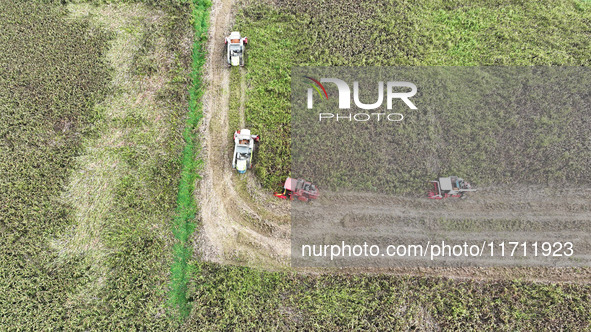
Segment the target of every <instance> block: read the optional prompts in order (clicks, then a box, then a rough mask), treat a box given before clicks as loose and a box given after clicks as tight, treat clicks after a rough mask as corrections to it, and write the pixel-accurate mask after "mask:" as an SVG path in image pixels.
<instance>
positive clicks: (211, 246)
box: [196, 0, 290, 267]
mask: <svg viewBox="0 0 591 332" xmlns="http://www.w3.org/2000/svg"><path fill="white" fill-rule="evenodd" d="M231 20H232V1H229V0H217V1H213V4H212V12H211V21H210V31H209V42H208V58H207V64H206V77H205V79H206V82H207V83H206V84H207V92H206V94H205V96H204V123H203V125H202V127H201V128H202V137H203V151H202V158H203V160H204V162H205V165H204V169H203V171H202V175H203V180H202V181H200V183H199V188H198V190H197V191H196V195H197V201H198V202H199V206H200V217H201V225H202V229H201V230H200V232H199V239H198V241H197V242H198V244H197V246H198V248H197V251H198V252H199V253H201V255H202V256H203V257H204V258H205V259H207V260H211V261H217V262H223V263H230V262H233V263H242V264H246V265H257V266H261V265H262V266H268V267H280V266H286V265H287V262H288V260H287V259H288V257H289V253H290V248H289V222H288V220H289V216H288V212H289V209H288V208H289V206H288V205H289V204H288V203H287V202H283V201H277V202H271V201H270V200H271V199H275V198H274V197H273V196H272V195H271V193H268V192H263V191H262V189H261V188H260V186H259V185H258V184H257V182H256V180H255V179H254V177H253V176H252V173H251V172H249V174H247V175H242V176H240V175H238V174H237V173H236V171H235V170H233V169H232V167H231V150H232V148H233V142H232V136H231V135H232V134H231V132H230V128H229V125H228V120H229V119H228V108H229V96H230V91H229V88H230V84H229V82H230V72H231V68H228V66H227V65H226V63H225V59H224V58H223V56H224V38H225V37H226V36H227V35H228V34H229V33H230V28H231ZM240 75H241V79H240V81H241V83H240V86H241V90H242V91H241V92H240V95H241V97H240V104H241V105H240V118H241V119H240V124H244V103H245V100H246V98H245V93H246V91H245V88H246V81H245V77H244V75H245V73H244V70H243V69H241V70H240ZM232 130H234V128H232ZM263 139H264V138H263ZM269 196H270V197H269Z"/></svg>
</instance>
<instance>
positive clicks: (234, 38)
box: [224, 31, 248, 67]
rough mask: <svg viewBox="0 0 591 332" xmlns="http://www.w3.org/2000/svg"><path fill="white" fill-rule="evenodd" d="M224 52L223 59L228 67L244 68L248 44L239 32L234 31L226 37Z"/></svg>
mask: <svg viewBox="0 0 591 332" xmlns="http://www.w3.org/2000/svg"><path fill="white" fill-rule="evenodd" d="M224 42H225V45H226V52H225V57H226V61H227V62H228V66H238V65H240V66H241V67H243V66H244V62H245V59H246V44H248V38H246V37H242V36H241V35H240V32H238V31H234V32H232V33H231V34H230V36H228V37H226V38H225V40H224Z"/></svg>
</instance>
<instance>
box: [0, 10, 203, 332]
mask: <svg viewBox="0 0 591 332" xmlns="http://www.w3.org/2000/svg"><path fill="white" fill-rule="evenodd" d="M190 22H191V20H190V11H189V10H188V7H185V6H182V7H179V8H176V7H174V6H170V7H169V6H166V7H152V6H149V5H145V4H141V3H136V4H112V5H110V6H101V5H98V6H97V5H93V4H84V3H80V4H70V5H61V4H48V3H33V2H29V1H1V2H0V29H1V30H2V33H0V38H1V39H2V42H1V43H2V47H1V48H0V73H1V74H0V109H1V114H2V118H1V120H0V183H1V185H0V196H1V197H2V199H1V201H0V229H1V234H2V236H1V237H0V241H1V242H0V262H1V266H0V298H1V299H2V300H1V301H0V330H3V331H5V330H11V329H16V330H30V331H42V330H88V329H92V330H101V331H108V330H136V329H137V330H166V329H169V328H171V327H174V326H175V325H176V324H178V323H177V321H176V320H174V319H172V317H173V314H171V312H172V311H170V310H167V308H168V304H167V302H168V298H169V292H170V288H171V287H172V288H174V287H179V286H175V285H174V284H171V282H170V280H171V272H170V271H171V265H172V261H173V249H172V246H173V243H174V242H175V241H174V237H173V233H172V227H171V221H172V219H173V216H174V214H175V209H176V206H177V201H176V199H177V191H178V183H179V178H180V177H179V173H180V168H181V166H180V155H181V150H182V148H183V145H184V142H183V140H182V130H183V127H184V123H185V121H184V117H185V114H186V109H187V100H188V98H187V94H188V86H189V83H190V81H189V77H190V75H189V71H190V69H191V45H192V36H193V31H192V27H191V24H190Z"/></svg>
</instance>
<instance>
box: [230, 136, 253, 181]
mask: <svg viewBox="0 0 591 332" xmlns="http://www.w3.org/2000/svg"><path fill="white" fill-rule="evenodd" d="M258 141H259V136H258V135H251V134H250V130H248V129H240V130H238V131H236V132H235V133H234V155H233V157H232V168H235V169H236V170H237V171H238V173H240V174H243V173H246V170H247V169H250V168H252V155H253V152H254V143H255V142H258Z"/></svg>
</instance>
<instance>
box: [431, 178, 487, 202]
mask: <svg viewBox="0 0 591 332" xmlns="http://www.w3.org/2000/svg"><path fill="white" fill-rule="evenodd" d="M429 183H431V184H432V186H433V187H432V188H431V191H430V192H429V195H428V196H429V198H432V199H443V198H447V197H459V198H465V197H466V193H468V192H474V191H476V189H473V188H472V185H470V183H469V182H467V181H464V179H462V178H459V177H457V176H448V177H443V178H439V179H438V180H435V181H430V182H429Z"/></svg>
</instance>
